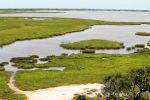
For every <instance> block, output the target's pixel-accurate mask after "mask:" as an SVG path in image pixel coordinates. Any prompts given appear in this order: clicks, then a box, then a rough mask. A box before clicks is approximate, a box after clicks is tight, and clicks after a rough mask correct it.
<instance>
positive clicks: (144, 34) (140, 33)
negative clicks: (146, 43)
mask: <svg viewBox="0 0 150 100" xmlns="http://www.w3.org/2000/svg"><path fill="white" fill-rule="evenodd" d="M136 35H140V36H150V32H137V33H136Z"/></svg>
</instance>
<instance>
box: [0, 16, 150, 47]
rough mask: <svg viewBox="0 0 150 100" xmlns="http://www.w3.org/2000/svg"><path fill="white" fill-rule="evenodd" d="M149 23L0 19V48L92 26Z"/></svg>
mask: <svg viewBox="0 0 150 100" xmlns="http://www.w3.org/2000/svg"><path fill="white" fill-rule="evenodd" d="M141 24H150V22H107V21H99V20H88V19H73V18H51V19H47V20H32V18H28V19H25V18H14V17H12V18H0V46H3V45H7V44H10V43H13V42H15V41H20V40H30V39H40V38H48V37H52V36H58V35H63V34H67V33H70V32H77V31H83V30H85V29H87V28H89V27H90V26H92V25H141Z"/></svg>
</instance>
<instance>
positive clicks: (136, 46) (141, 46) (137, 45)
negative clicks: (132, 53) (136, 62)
mask: <svg viewBox="0 0 150 100" xmlns="http://www.w3.org/2000/svg"><path fill="white" fill-rule="evenodd" d="M144 47H145V45H144V44H136V45H135V48H144Z"/></svg>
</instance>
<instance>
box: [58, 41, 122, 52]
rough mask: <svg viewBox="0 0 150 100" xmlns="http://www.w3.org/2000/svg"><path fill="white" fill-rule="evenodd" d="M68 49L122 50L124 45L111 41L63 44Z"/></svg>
mask: <svg viewBox="0 0 150 100" xmlns="http://www.w3.org/2000/svg"><path fill="white" fill-rule="evenodd" d="M60 46H61V47H63V48H66V49H79V50H80V49H120V48H123V43H120V42H116V41H109V40H100V39H92V40H83V41H79V42H74V43H68V44H61V45H60Z"/></svg>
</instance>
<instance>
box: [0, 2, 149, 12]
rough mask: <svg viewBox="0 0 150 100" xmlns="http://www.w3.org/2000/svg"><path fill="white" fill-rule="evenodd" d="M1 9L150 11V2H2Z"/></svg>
mask: <svg viewBox="0 0 150 100" xmlns="http://www.w3.org/2000/svg"><path fill="white" fill-rule="evenodd" d="M0 8H82V9H136V10H150V0H0Z"/></svg>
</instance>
